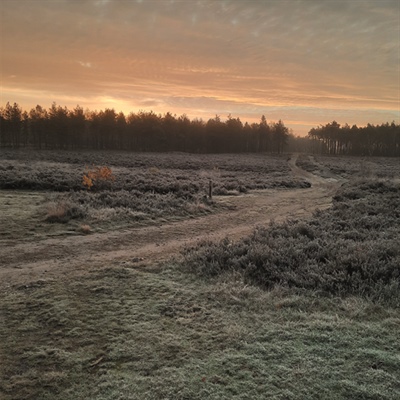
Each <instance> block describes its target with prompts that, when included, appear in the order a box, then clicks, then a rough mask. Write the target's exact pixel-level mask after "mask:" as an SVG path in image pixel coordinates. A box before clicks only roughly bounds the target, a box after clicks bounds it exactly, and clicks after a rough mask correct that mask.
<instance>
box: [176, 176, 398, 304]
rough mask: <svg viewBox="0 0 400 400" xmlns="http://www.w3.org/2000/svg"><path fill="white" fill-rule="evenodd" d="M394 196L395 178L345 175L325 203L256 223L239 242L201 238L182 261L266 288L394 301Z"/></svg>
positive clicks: (201, 270) (210, 273)
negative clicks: (305, 214) (308, 214)
mask: <svg viewBox="0 0 400 400" xmlns="http://www.w3.org/2000/svg"><path fill="white" fill-rule="evenodd" d="M354 193H357V196H354ZM399 199H400V185H398V184H397V185H396V184H393V183H390V182H374V183H372V182H356V183H349V184H346V185H344V186H343V187H342V188H341V190H340V191H339V192H338V194H337V196H336V197H335V201H334V204H333V207H332V208H331V209H329V210H326V211H318V212H316V213H315V214H314V216H313V217H312V218H310V219H308V220H306V221H298V220H288V221H286V222H285V223H282V224H276V223H271V224H270V225H269V226H265V227H259V228H257V229H256V230H255V231H254V232H253V234H252V235H251V236H250V237H248V238H245V239H243V240H241V241H239V242H235V243H233V242H231V241H229V240H227V239H225V240H223V241H221V242H219V243H211V242H203V243H200V244H199V245H197V246H196V247H194V248H188V249H186V250H185V252H184V257H185V261H184V265H185V266H186V267H187V268H189V269H190V270H192V271H194V272H196V273H197V274H199V275H201V276H205V277H213V276H217V275H220V274H222V273H226V272H229V271H235V273H237V272H239V273H240V274H241V275H242V277H243V279H244V280H245V281H246V282H247V283H248V284H254V285H257V286H260V287H263V288H265V289H271V288H273V287H275V286H283V287H288V288H292V289H294V290H312V291H316V292H318V293H320V294H325V295H334V296H336V295H361V296H365V297H368V298H370V299H372V300H374V301H381V302H386V303H390V304H393V305H397V306H400V291H399V289H400V246H399V237H400V201H399Z"/></svg>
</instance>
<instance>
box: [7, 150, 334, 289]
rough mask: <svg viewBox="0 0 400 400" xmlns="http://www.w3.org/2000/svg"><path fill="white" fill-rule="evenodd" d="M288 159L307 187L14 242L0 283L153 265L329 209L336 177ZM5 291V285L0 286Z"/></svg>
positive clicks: (265, 193) (226, 200) (223, 199)
mask: <svg viewBox="0 0 400 400" xmlns="http://www.w3.org/2000/svg"><path fill="white" fill-rule="evenodd" d="M296 158H297V157H296V156H294V157H293V158H292V159H291V160H290V161H289V163H290V166H291V168H292V170H293V172H294V174H295V175H297V176H299V177H302V178H304V179H306V180H308V181H309V182H310V183H311V185H312V186H311V188H308V189H288V190H282V189H281V190H262V191H253V192H252V193H250V194H247V195H241V196H235V197H216V198H215V201H217V202H223V203H225V204H226V205H229V206H230V207H229V209H227V210H226V211H223V212H220V213H217V214H212V215H208V216H204V217H200V218H196V219H191V220H185V221H179V222H173V223H165V224H163V225H160V226H148V227H141V228H135V229H128V230H123V231H114V232H107V233H95V234H92V235H88V236H69V237H55V238H50V239H45V240H41V241H39V242H38V241H36V242H35V241H30V242H26V241H24V242H21V241H18V240H16V241H13V242H12V243H8V245H2V246H1V247H0V282H1V283H0V285H2V286H3V285H6V286H9V285H14V284H29V283H31V282H35V281H38V280H40V279H60V278H61V279H62V277H66V276H68V275H70V274H82V273H84V272H85V271H86V270H88V269H89V268H91V267H100V266H107V265H110V264H115V263H118V264H121V263H124V264H125V265H127V266H138V265H139V266H145V265H154V264H156V263H158V262H160V261H163V260H166V259H168V258H170V257H171V256H174V255H178V254H179V251H180V249H181V248H182V247H183V246H185V245H192V244H195V243H196V242H197V241H199V240H205V239H210V240H218V239H222V238H224V237H228V238H230V239H232V240H235V239H239V238H240V237H243V236H245V235H248V234H249V233H251V232H252V230H253V229H254V228H255V227H256V226H257V225H262V224H266V223H268V222H269V221H271V220H275V221H280V220H283V219H285V218H288V217H304V216H307V215H310V214H311V213H312V212H313V211H314V210H315V209H317V208H319V209H325V208H328V207H329V206H330V205H331V202H332V195H333V194H334V193H335V192H336V190H337V188H338V187H339V185H340V184H341V182H340V180H338V179H337V178H335V177H327V178H321V177H319V176H316V175H313V174H310V173H308V172H306V171H304V170H302V169H300V168H298V167H297V166H296ZM3 287H4V286H3Z"/></svg>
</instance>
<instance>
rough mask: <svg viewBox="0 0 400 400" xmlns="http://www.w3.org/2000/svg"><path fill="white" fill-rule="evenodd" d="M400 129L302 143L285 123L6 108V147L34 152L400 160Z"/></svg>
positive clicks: (2, 114) (341, 130) (323, 135)
mask: <svg viewBox="0 0 400 400" xmlns="http://www.w3.org/2000/svg"><path fill="white" fill-rule="evenodd" d="M399 135H400V127H399V125H395V124H394V123H392V124H391V125H389V124H386V125H381V126H372V125H368V126H367V127H365V128H358V127H356V126H353V127H351V128H350V127H348V126H347V125H346V126H344V127H340V125H339V124H337V123H336V122H333V123H331V124H327V125H326V126H323V127H318V128H313V129H312V130H311V131H310V133H309V136H308V137H307V138H296V137H294V136H293V135H292V134H291V133H290V132H289V129H288V128H287V127H286V126H285V125H284V123H283V122H282V121H281V120H279V121H278V122H271V123H268V122H267V120H266V118H265V116H262V117H261V119H260V122H259V123H252V124H249V123H247V122H245V123H242V121H241V120H240V119H239V118H233V117H232V116H231V115H229V116H228V118H227V120H226V121H221V118H220V117H219V116H218V115H216V116H215V118H212V119H209V120H208V121H207V122H204V121H203V120H201V119H193V120H190V119H189V118H188V117H187V116H186V115H181V116H179V117H177V116H176V115H172V114H171V113H169V112H168V113H166V114H164V115H161V114H155V113H154V112H152V111H150V112H145V111H140V112H138V113H136V114H134V113H130V114H129V115H128V116H125V115H124V114H123V113H122V112H120V113H117V112H116V111H115V110H114V109H109V108H107V109H105V110H104V111H89V110H84V109H83V108H82V107H80V106H76V107H75V108H74V109H73V110H69V109H68V108H67V107H61V106H59V105H57V104H56V103H53V104H52V106H51V107H50V108H49V109H45V108H43V107H42V106H40V105H37V106H36V107H35V108H33V109H31V110H30V111H29V112H27V111H23V110H22V109H21V107H20V106H19V105H18V104H17V103H14V104H13V105H11V104H10V103H7V104H6V106H5V107H1V108H0V147H3V148H21V147H28V148H34V149H65V150H73V149H93V150H131V151H144V152H146V151H147V152H167V151H181V152H191V153H241V152H249V153H257V152H276V153H281V152H283V151H284V150H289V151H314V152H320V153H328V154H357V155H390V156H399V155H400V154H399V153H400V136H399Z"/></svg>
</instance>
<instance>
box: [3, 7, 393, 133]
mask: <svg viewBox="0 0 400 400" xmlns="http://www.w3.org/2000/svg"><path fill="white" fill-rule="evenodd" d="M0 35H1V36H0V45H1V47H0V49H1V52H0V54H1V59H0V74H1V75H0V79H1V88H0V106H4V105H5V104H6V103H7V102H10V103H13V102H17V103H18V104H20V105H21V106H22V107H23V108H24V109H28V110H29V109H30V108H32V107H34V106H36V104H40V105H42V106H44V107H46V108H47V107H50V105H51V103H52V102H53V101H55V102H56V103H57V104H59V105H62V106H68V107H69V108H73V107H74V106H76V105H77V104H79V105H81V106H82V107H84V108H86V107H87V108H89V109H91V110H95V109H97V110H100V109H105V108H114V109H115V110H116V111H123V112H125V113H129V112H130V111H133V112H138V111H139V110H153V111H154V112H156V113H161V114H163V113H165V112H167V111H170V112H172V113H173V114H176V115H178V116H179V115H181V114H183V113H186V114H187V115H188V116H189V117H190V118H196V117H198V118H202V119H204V120H208V119H209V118H211V117H214V116H215V115H216V114H218V115H220V116H221V118H222V119H223V120H225V118H226V117H227V116H228V114H232V116H233V117H240V119H241V120H242V121H243V122H244V121H249V122H254V121H258V120H259V119H260V117H261V115H262V114H265V116H266V117H267V120H268V121H277V120H278V119H282V120H283V121H284V123H285V124H286V125H287V126H288V127H290V128H292V129H293V131H294V133H295V134H299V135H304V134H306V133H307V132H308V131H309V129H310V128H311V127H313V126H317V125H319V124H325V123H327V122H330V121H332V120H334V119H335V120H337V121H338V122H339V123H341V124H344V123H345V122H347V123H349V124H350V125H352V124H354V123H355V124H358V125H365V124H367V123H368V122H370V123H374V124H380V123H382V122H387V121H388V122H391V121H393V120H394V121H396V122H397V123H399V122H400V1H399V0H230V1H229V0H226V1H222V0H198V1H197V0H183V1H178V0H175V1H174V0H0Z"/></svg>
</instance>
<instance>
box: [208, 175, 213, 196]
mask: <svg viewBox="0 0 400 400" xmlns="http://www.w3.org/2000/svg"><path fill="white" fill-rule="evenodd" d="M212 188H213V184H212V180H211V179H210V181H209V184H208V197H209V198H210V200H212Z"/></svg>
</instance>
